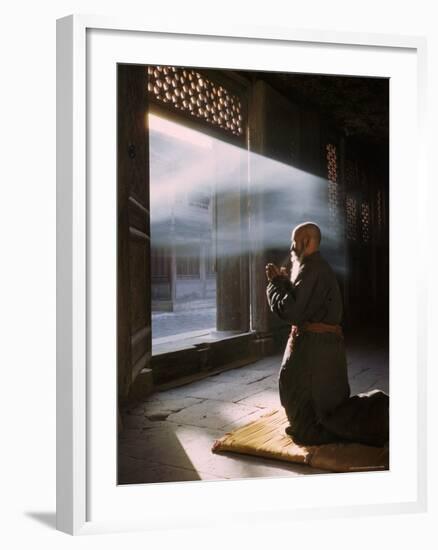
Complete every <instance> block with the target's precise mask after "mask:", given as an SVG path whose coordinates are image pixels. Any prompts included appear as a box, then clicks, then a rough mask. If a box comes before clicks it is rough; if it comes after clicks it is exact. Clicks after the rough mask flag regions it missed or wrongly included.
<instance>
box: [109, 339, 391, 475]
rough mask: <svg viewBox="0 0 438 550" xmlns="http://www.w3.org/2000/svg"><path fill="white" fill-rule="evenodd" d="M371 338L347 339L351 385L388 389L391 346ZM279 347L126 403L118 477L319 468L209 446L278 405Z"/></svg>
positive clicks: (273, 472)
mask: <svg viewBox="0 0 438 550" xmlns="http://www.w3.org/2000/svg"><path fill="white" fill-rule="evenodd" d="M371 342H374V340H371V341H370V340H368V341H367V340H365V341H364V340H362V341H361V340H357V339H351V341H350V343H349V344H348V342H347V359H348V369H349V379H350V386H351V392H352V394H354V393H359V392H363V391H367V390H369V389H372V388H379V389H382V390H384V391H386V392H388V393H389V376H388V374H389V373H388V369H389V359H388V351H387V350H386V349H385V348H384V347H383V346H379V345H377V344H373V343H371ZM280 361H281V355H277V356H274V357H269V358H264V359H262V360H260V361H258V362H256V363H253V364H251V365H248V366H245V367H241V368H239V369H234V370H229V371H227V372H223V373H220V374H217V375H214V376H210V377H208V378H206V379H204V380H201V381H198V382H193V383H191V384H187V385H185V386H180V387H178V388H174V389H170V390H166V391H162V392H157V393H155V394H153V395H152V396H150V397H149V398H148V399H147V400H146V401H145V402H144V403H141V404H136V405H135V406H132V407H131V408H129V409H127V410H125V411H123V426H124V429H123V431H122V432H121V435H120V440H119V483H121V484H126V483H151V482H166V481H195V480H220V479H222V480H223V479H238V478H257V477H279V476H283V477H284V476H288V477H289V476H300V475H307V474H315V473H323V472H322V471H321V470H316V469H313V468H310V467H309V466H304V465H299V464H288V463H285V462H280V461H275V460H268V459H263V458H258V457H250V456H244V455H237V454H235V455H232V454H229V455H224V454H214V453H212V452H211V445H212V443H213V441H214V440H215V439H217V438H219V437H221V436H223V435H224V434H225V433H226V432H228V431H230V430H233V429H234V428H236V427H239V426H242V425H244V424H246V423H248V422H250V421H251V420H254V419H256V418H258V417H259V416H260V415H262V414H264V413H266V412H268V411H269V410H272V409H276V408H279V407H280V403H279V399H278V386H277V377H278V370H279V365H280Z"/></svg>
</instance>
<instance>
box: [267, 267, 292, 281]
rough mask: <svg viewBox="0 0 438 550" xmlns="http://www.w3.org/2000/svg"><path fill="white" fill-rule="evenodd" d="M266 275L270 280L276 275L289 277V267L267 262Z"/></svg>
mask: <svg viewBox="0 0 438 550" xmlns="http://www.w3.org/2000/svg"><path fill="white" fill-rule="evenodd" d="M266 277H267V279H268V281H272V279H274V278H275V277H286V279H289V275H288V272H287V269H286V268H285V267H280V269H279V268H278V267H277V266H276V265H275V264H266Z"/></svg>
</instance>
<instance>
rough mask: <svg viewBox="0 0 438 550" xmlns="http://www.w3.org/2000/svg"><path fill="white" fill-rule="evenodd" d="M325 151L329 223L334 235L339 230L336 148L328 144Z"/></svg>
mask: <svg viewBox="0 0 438 550" xmlns="http://www.w3.org/2000/svg"><path fill="white" fill-rule="evenodd" d="M326 151H327V157H326V158H327V179H328V208H329V223H330V226H331V229H332V231H333V232H334V233H335V234H336V233H337V231H338V229H339V222H340V220H339V185H338V160H337V155H336V146H335V145H333V144H331V143H329V144H327V147H326Z"/></svg>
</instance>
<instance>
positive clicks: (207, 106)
mask: <svg viewBox="0 0 438 550" xmlns="http://www.w3.org/2000/svg"><path fill="white" fill-rule="evenodd" d="M148 92H149V94H150V95H151V96H152V98H153V99H155V100H156V101H158V102H160V103H163V104H170V105H171V106H172V107H173V108H175V109H178V110H180V111H182V112H185V113H187V114H190V115H192V116H193V117H195V118H198V119H201V120H203V121H205V122H207V123H209V124H211V125H213V126H216V127H219V128H221V129H222V130H225V131H227V132H230V133H231V134H234V135H236V136H241V135H242V134H243V115H242V103H241V101H240V99H239V97H238V96H237V95H234V94H232V93H231V92H230V91H229V90H227V89H226V88H224V87H223V86H221V85H218V84H216V83H214V82H212V81H211V80H209V79H208V78H206V77H205V76H203V75H202V74H201V73H199V72H198V71H196V70H194V69H188V68H187V69H186V68H183V67H172V66H160V65H150V66H148Z"/></svg>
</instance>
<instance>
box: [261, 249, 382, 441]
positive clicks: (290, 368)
mask: <svg viewBox="0 0 438 550" xmlns="http://www.w3.org/2000/svg"><path fill="white" fill-rule="evenodd" d="M266 294H267V298H268V302H269V306H270V309H271V311H272V312H274V313H276V314H277V315H278V316H279V317H280V318H281V319H283V320H284V321H287V322H288V323H290V324H291V325H293V326H295V327H298V333H297V335H296V336H295V337H292V336H290V337H289V340H288V342H287V345H286V349H285V352H284V356H283V360H282V364H281V368H280V375H279V391H280V401H281V404H282V406H283V407H284V408H285V411H286V414H287V417H288V419H289V422H290V425H291V426H290V428H289V430H288V433H290V434H291V435H292V436H293V438H294V439H295V440H296V441H297V442H299V443H302V444H308V445H312V444H313V445H318V444H324V443H330V442H335V441H357V442H360V443H364V444H369V445H383V444H385V443H386V441H387V440H388V433H389V397H388V395H387V394H386V393H384V392H382V391H379V390H374V391H372V392H368V393H366V394H359V395H356V396H352V397H350V386H349V383H348V373H347V360H346V355H345V346H344V340H343V337H342V335H339V334H336V333H334V332H323V333H320V332H318V333H316V332H309V331H303V330H300V327H302V326H303V325H304V323H305V322H311V323H325V324H329V325H339V324H340V323H341V320H342V297H341V293H340V290H339V285H338V282H337V280H336V276H335V274H334V272H333V270H332V268H331V267H330V265H329V264H328V263H327V262H326V261H325V260H324V258H323V257H322V256H321V254H320V252H314V253H313V254H311V255H309V256H306V257H305V258H304V260H303V262H302V263H301V266H300V268H299V271H298V274H297V276H296V278H295V280H294V281H293V282H291V281H290V280H289V279H287V278H286V277H283V276H277V277H275V278H274V279H273V280H272V281H270V282H269V283H268V285H267V289H266Z"/></svg>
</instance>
